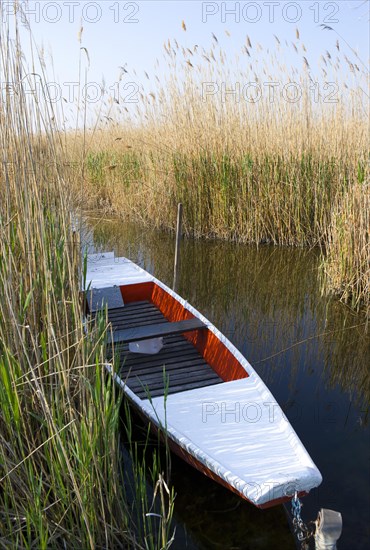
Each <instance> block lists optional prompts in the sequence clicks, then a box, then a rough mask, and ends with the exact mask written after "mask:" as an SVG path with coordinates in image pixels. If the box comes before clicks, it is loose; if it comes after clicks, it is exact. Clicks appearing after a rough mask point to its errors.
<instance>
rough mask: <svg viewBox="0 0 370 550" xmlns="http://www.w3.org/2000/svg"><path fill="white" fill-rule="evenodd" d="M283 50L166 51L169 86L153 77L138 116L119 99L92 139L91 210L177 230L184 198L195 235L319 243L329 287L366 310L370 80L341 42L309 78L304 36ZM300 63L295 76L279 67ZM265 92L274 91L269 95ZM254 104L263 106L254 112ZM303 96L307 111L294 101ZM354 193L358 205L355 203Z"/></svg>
mask: <svg viewBox="0 0 370 550" xmlns="http://www.w3.org/2000/svg"><path fill="white" fill-rule="evenodd" d="M276 40H277V44H276V48H277V49H276V51H274V52H273V53H272V54H271V53H270V54H269V55H266V54H264V52H263V51H262V47H261V46H260V45H254V44H252V43H251V41H250V39H249V38H247V41H246V45H245V46H244V47H243V51H242V54H241V55H240V56H239V59H237V60H229V61H228V60H227V57H226V54H225V52H223V51H222V49H221V48H220V46H219V44H218V43H217V42H216V37H215V38H214V41H213V45H212V47H211V48H210V49H209V50H207V51H205V50H202V49H201V48H200V47H194V48H181V47H180V46H179V45H178V43H176V41H175V42H174V43H171V42H168V44H166V45H165V50H166V54H165V56H166V59H167V63H168V67H167V71H166V74H167V75H169V76H167V77H166V79H165V80H164V82H163V78H162V80H161V79H159V78H156V77H155V75H154V77H153V78H152V79H151V80H149V84H148V85H147V88H146V89H144V87H143V88H142V92H141V103H140V105H137V106H136V111H134V110H132V109H131V110H130V111H129V110H128V109H127V106H125V104H124V101H123V100H122V101H123V104H122V105H117V104H116V103H115V102H113V101H111V103H110V105H108V113H107V118H105V119H102V120H104V124H102V125H101V126H100V127H99V128H98V129H97V131H95V133H93V134H92V135H90V138H89V152H88V154H87V157H86V165H87V174H88V190H89V194H90V197H91V204H94V205H96V204H98V205H101V206H105V207H107V208H108V209H111V210H112V211H114V212H115V213H118V214H120V215H122V216H124V217H130V218H134V219H139V220H141V221H142V222H144V223H150V224H152V225H154V226H156V227H158V228H166V229H173V228H174V227H175V216H176V203H177V202H179V201H181V202H182V203H183V205H184V211H185V213H184V223H185V230H186V232H187V233H188V234H192V235H194V236H199V237H218V238H223V239H236V240H239V241H242V242H254V243H273V244H281V245H296V246H315V245H320V246H322V248H323V250H324V251H326V253H327V258H328V261H327V262H328V263H327V265H326V264H325V265H326V267H325V273H327V274H328V277H327V278H326V282H325V285H326V288H327V289H329V290H334V291H338V290H340V292H341V295H342V297H343V298H344V299H347V298H349V297H351V301H352V304H353V305H355V306H356V307H357V306H360V305H361V307H362V306H364V307H365V310H367V312H368V313H369V311H370V309H369V307H370V302H369V293H368V288H369V278H368V277H369V273H368V270H367V269H366V268H365V269H364V265H366V262H367V265H368V263H369V261H370V251H369V243H368V234H367V228H366V219H365V218H366V216H368V211H367V213H364V212H362V211H361V212H362V213H361V216H358V215H357V214H358V209H359V208H360V209H361V208H368V198H369V186H368V185H367V183H368V181H369V163H368V143H367V136H368V122H367V120H368V118H367V115H368V102H367V97H368V95H367V89H368V73H366V72H365V71H364V70H363V69H362V65H361V62H360V60H359V59H358V58H357V57H356V55H355V54H354V53H353V52H351V55H352V57H353V58H354V59H353V60H352V61H351V60H350V59H349V58H348V55H349V54H348V48H347V47H346V45H345V44H344V48H345V49H346V50H347V52H343V51H342V45H341V44H339V42H338V41H337V42H336V44H335V45H334V47H333V51H332V52H331V53H330V52H326V53H325V54H324V55H323V56H322V58H321V61H320V66H319V68H318V69H317V71H316V73H315V72H314V70H313V69H312V67H311V66H310V64H309V61H308V60H307V57H308V53H307V50H306V48H305V46H304V44H303V43H302V41H301V40H300V37H299V32H298V31H297V34H296V40H295V41H294V43H292V45H291V46H290V47H289V46H284V45H283V44H282V43H281V41H280V40H279V39H278V38H276ZM292 52H293V53H294V54H295V55H297V56H298V57H297V59H300V60H301V62H302V68H301V70H299V69H297V66H296V65H295V66H292V67H291V68H288V67H285V66H283V65H282V64H281V63H280V61H279V60H280V59H281V58H282V57H283V56H284V55H286V56H289V55H291V53H292ZM347 54H348V55H347ZM127 78H132V76H131V75H129V76H128V77H127ZM160 82H162V84H160ZM268 82H270V83H271V82H276V83H278V86H277V87H276V86H275V89H274V92H273V96H272V95H271V94H272V91H271V90H272V88H271V87H270V86H267V85H266V83H268ZM327 82H329V83H331V84H329V85H327V84H326V83H327ZM238 83H239V87H238ZM248 83H251V85H250V87H249V90H248V94H249V95H248V96H247V97H248V100H247V99H246V95H245V94H246V93H247V91H246V89H244V92H243V86H244V85H245V84H248ZM289 83H290V84H292V83H294V84H293V85H292V87H291V88H285V91H284V92H283V93H282V90H283V87H284V86H286V85H287V84H289ZM314 83H317V84H314ZM148 86H149V88H148ZM258 86H260V88H259V90H260V92H258ZM149 89H150V90H151V91H150V92H149V93H148V90H149ZM227 90H234V93H226V91H227ZM256 90H257V92H256ZM269 90H270V93H269ZM255 93H260V95H261V97H260V98H259V99H258V100H257V101H255V102H253V101H251V99H252V98H253V97H254V94H255ZM295 94H299V95H300V96H301V97H300V99H299V101H296V102H294V101H290V100H291V99H292V98H294V97H295ZM107 120H110V122H107ZM355 195H356V196H358V197H359V196H361V197H363V198H362V199H361V201H362V202H361V201H360V202H361V206H360V202H359V201H358V200H357V199H356V201H354V202H353V201H352V202H351V198H352V197H354V196H355ZM348 198H349V199H350V202H351V204H352V209H351V208H350V207H348V208H344V210H343V211H342V213H341V216H342V217H344V218H345V219H346V216H347V215H348V216H350V215H354V219H355V220H356V223H355V225H353V226H352V229H351V239H352V240H353V243H354V244H353V246H347V245H346V244H345V242H344V240H343V239H342V238H341V239H339V236H338V235H337V236H336V237H334V234H333V232H334V231H335V225H336V223H337V222H338V219H339V218H338V209H340V206H339V205H340V204H343V205H347V199H348ZM356 209H357V214H356V212H355V211H356ZM350 210H351V213H350ZM336 221H337V222H336ZM347 221H348V222H349V218H348V219H347ZM339 249H340V254H339V253H338V252H339ZM339 263H340V264H341V266H343V265H344V264H345V266H346V267H345V268H343V267H339ZM337 264H338V265H337ZM334 271H335V272H336V274H335V275H334ZM343 289H345V291H344V292H343Z"/></svg>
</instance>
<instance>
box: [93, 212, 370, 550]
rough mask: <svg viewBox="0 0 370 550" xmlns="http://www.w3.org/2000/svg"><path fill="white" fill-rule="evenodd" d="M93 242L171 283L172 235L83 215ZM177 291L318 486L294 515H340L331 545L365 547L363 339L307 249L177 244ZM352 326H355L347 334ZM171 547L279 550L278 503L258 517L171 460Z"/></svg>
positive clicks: (282, 526) (347, 549) (283, 524)
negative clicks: (263, 389) (308, 464)
mask: <svg viewBox="0 0 370 550" xmlns="http://www.w3.org/2000/svg"><path fill="white" fill-rule="evenodd" d="M89 224H90V227H91V228H92V229H91V236H90V239H91V241H93V242H94V243H95V247H96V248H97V249H101V250H113V249H114V250H115V252H116V255H122V256H127V257H129V258H130V259H132V260H133V261H134V262H136V263H138V264H139V265H141V266H142V267H144V268H145V269H146V270H148V271H149V272H150V273H153V274H154V275H155V276H156V277H158V278H159V279H161V280H162V281H163V282H165V283H166V284H168V285H169V286H171V284H172V271H173V257H174V239H173V237H171V236H169V235H167V234H162V233H158V232H153V231H150V230H147V229H145V230H143V229H142V228H141V227H138V226H135V225H131V224H123V223H122V221H115V220H111V221H104V222H102V221H100V222H97V221H94V220H91V219H90V222H89ZM181 260H182V264H181V276H180V281H179V286H178V292H179V294H180V295H181V296H183V297H184V298H186V299H187V300H188V301H189V302H190V303H191V304H193V305H194V306H195V307H196V308H197V309H199V310H200V311H201V312H202V313H204V314H205V315H206V317H208V318H209V319H210V320H211V321H212V322H213V323H214V324H215V325H216V326H217V327H218V328H219V329H220V330H221V331H222V332H223V333H224V334H226V335H227V336H228V337H229V339H230V340H231V341H232V342H233V343H234V344H235V345H236V346H237V347H238V348H239V349H240V350H241V352H242V353H243V354H244V355H245V356H246V357H247V359H248V360H249V361H250V362H251V364H252V365H253V366H254V368H255V369H256V370H257V372H258V373H259V375H260V376H261V377H262V379H263V380H264V382H265V383H266V384H267V385H268V387H269V388H270V390H271V391H272V393H273V395H274V396H275V398H276V400H277V401H278V403H279V404H280V405H281V406H282V408H283V409H284V411H285V413H286V415H287V416H288V418H289V420H290V422H291V424H292V425H293V427H294V429H295V430H296V431H297V433H298V435H299V437H300V438H301V440H302V441H303V443H304V445H305V446H306V448H307V450H308V452H309V453H310V455H311V456H312V458H313V460H314V461H315V463H316V465H317V466H318V468H319V469H320V471H321V473H322V475H323V478H324V481H323V483H322V485H321V486H320V487H319V488H318V489H317V490H315V491H312V493H311V494H310V495H309V496H308V497H306V498H305V499H304V500H303V502H304V508H303V512H302V515H303V518H304V519H305V520H306V521H308V520H313V519H316V516H317V513H318V510H319V509H320V508H331V509H334V510H337V511H340V512H341V513H342V516H343V534H342V537H341V539H340V542H339V545H338V547H339V549H342V550H353V549H356V550H361V549H365V548H366V549H367V548H369V538H370V533H369V525H370V523H369V518H370V498H369V494H370V484H369V451H370V440H369V414H368V412H369V408H368V406H369V397H370V385H369V368H368V366H369V351H370V346H369V334H366V332H365V328H364V326H363V323H364V319H363V318H362V317H360V316H358V315H353V314H352V313H351V312H350V311H349V310H348V309H347V308H346V307H344V306H343V305H341V304H340V303H338V302H337V301H336V300H330V299H328V298H326V297H322V296H321V294H320V285H319V278H318V266H319V258H318V256H317V254H316V253H315V252H312V251H311V252H308V251H302V250H291V249H278V248H272V247H262V248H261V247H260V248H259V249H258V250H257V249H256V248H255V247H252V246H241V245H236V244H230V243H219V242H199V241H189V240H184V241H183V243H182V253H181ZM352 327H355V328H352ZM172 482H173V484H174V486H175V489H176V492H177V497H176V505H175V511H176V513H175V519H176V525H177V543H176V545H175V548H192V549H195V548H196V549H203V548H204V549H223V550H229V549H230V550H231V549H237V548H239V549H249V548H250V549H264V548H273V549H280V548H281V549H289V548H294V547H295V546H294V541H293V538H292V536H291V534H290V532H289V527H288V521H287V517H286V515H285V512H284V508H283V507H277V508H274V509H272V510H267V511H259V510H256V509H255V508H254V507H253V506H251V505H250V504H248V503H246V502H243V501H241V499H239V498H238V497H237V496H236V495H233V494H231V493H229V492H228V491H227V490H225V489H223V488H222V487H220V486H218V485H217V484H216V483H214V482H212V481H210V480H208V479H207V478H205V477H204V476H202V475H201V474H199V473H198V472H196V471H195V470H193V469H192V468H190V467H188V466H187V465H186V464H184V463H183V462H182V461H180V460H179V459H177V458H176V457H174V458H173V465H172Z"/></svg>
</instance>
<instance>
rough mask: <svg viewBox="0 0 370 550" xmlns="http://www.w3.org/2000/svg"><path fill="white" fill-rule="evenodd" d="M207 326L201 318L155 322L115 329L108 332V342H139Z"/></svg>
mask: <svg viewBox="0 0 370 550" xmlns="http://www.w3.org/2000/svg"><path fill="white" fill-rule="evenodd" d="M205 328H207V325H205V324H204V323H203V321H201V320H200V319H197V318H196V317H194V318H193V319H185V320H184V321H176V322H174V323H170V322H165V323H155V324H152V325H145V326H141V327H132V328H128V329H123V330H114V331H113V333H112V334H108V338H107V342H108V344H112V343H113V342H114V343H115V344H116V343H120V342H123V343H130V342H138V341H140V340H148V339H150V338H160V337H161V336H169V335H171V334H182V333H184V332H190V331H192V330H202V329H205Z"/></svg>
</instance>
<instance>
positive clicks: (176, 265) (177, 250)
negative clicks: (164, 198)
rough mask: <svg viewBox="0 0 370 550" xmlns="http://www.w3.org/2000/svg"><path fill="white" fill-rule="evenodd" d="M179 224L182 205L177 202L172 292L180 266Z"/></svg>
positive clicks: (174, 288)
mask: <svg viewBox="0 0 370 550" xmlns="http://www.w3.org/2000/svg"><path fill="white" fill-rule="evenodd" d="M181 222H182V204H181V202H179V204H178V206H177V227H176V248H175V263H174V267H173V290H174V291H175V292H176V289H177V281H178V274H179V266H180V243H181Z"/></svg>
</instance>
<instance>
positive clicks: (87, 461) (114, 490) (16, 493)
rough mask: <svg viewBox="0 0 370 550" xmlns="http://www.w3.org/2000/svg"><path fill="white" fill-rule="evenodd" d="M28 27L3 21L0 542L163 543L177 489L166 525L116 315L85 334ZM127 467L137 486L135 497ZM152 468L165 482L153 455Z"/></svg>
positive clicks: (54, 145) (76, 262) (59, 176)
mask: <svg viewBox="0 0 370 550" xmlns="http://www.w3.org/2000/svg"><path fill="white" fill-rule="evenodd" d="M0 15H1V8H0ZM5 19H6V18H5ZM19 35H20V33H19V27H18V23H17V21H16V23H15V28H14V29H11V28H9V27H8V26H7V24H3V26H2V28H1V32H0V79H1V82H7V83H8V85H7V87H6V89H5V90H3V98H2V99H3V101H2V103H1V105H0V151H1V163H2V168H1V175H0V194H1V201H0V546H1V548H17V549H18V548H20V549H22V548H40V549H42V548H129V547H133V548H134V547H135V548H166V547H168V545H169V536H168V538H166V537H165V536H164V533H166V536H167V534H168V533H169V530H170V527H169V526H170V520H171V514H172V505H173V494H168V495H167V497H168V498H164V499H162V501H161V500H160V498H159V496H158V497H156V503H155V506H156V509H157V511H159V513H160V514H161V515H162V516H163V517H165V518H166V529H165V530H164V528H163V526H161V525H158V522H157V523H154V522H153V520H152V519H151V518H150V517H147V516H146V513H147V512H149V510H150V507H151V505H152V504H151V502H150V501H149V500H148V497H145V495H144V493H145V487H146V486H147V480H146V475H147V468H144V467H143V463H142V462H140V463H139V462H138V461H135V456H134V455H133V454H132V453H129V457H128V458H127V459H126V461H125V462H124V463H122V453H121V449H120V445H119V430H120V415H119V411H120V397H119V395H117V393H116V391H115V388H114V384H113V382H112V379H111V377H110V376H107V374H106V371H105V368H104V364H105V349H104V339H105V332H106V330H107V322H106V319H105V318H101V320H100V321H99V323H98V324H97V325H95V326H91V327H90V330H89V337H88V338H87V337H86V334H85V331H84V327H83V324H82V319H81V306H80V296H79V293H80V282H81V272H80V263H81V254H80V246H79V242H78V237H77V236H76V234H75V233H74V232H73V230H72V223H71V218H72V215H74V213H75V212H74V205H73V204H72V203H71V197H70V195H69V193H68V189H69V188H70V185H69V182H67V181H66V180H65V177H64V174H63V166H64V163H63V162H61V160H63V158H64V156H63V155H64V153H63V148H62V143H61V141H60V140H59V128H58V126H57V123H56V120H57V119H58V115H57V113H54V112H53V109H52V104H51V103H50V102H48V101H47V97H46V98H45V101H43V102H42V103H40V102H39V101H38V98H36V97H31V96H30V95H29V94H26V93H25V90H24V88H23V87H22V85H21V83H22V82H27V80H28V79H30V78H32V77H30V76H28V75H29V74H30V73H31V72H32V70H29V69H28V68H27V67H26V65H25V61H24V56H23V53H22V49H21V43H20V38H19ZM40 78H41V80H42V78H43V75H40ZM14 90H15V91H14ZM129 422H130V419H129V418H127V417H126V421H125V426H126V430H128V432H130V426H129ZM148 466H151V464H150V462H149V464H148ZM125 470H130V471H131V472H132V474H131V479H133V480H134V482H135V485H136V487H137V490H136V491H134V493H133V494H131V496H130V500H128V499H127V495H126V493H125V488H124V486H123V480H124V472H125ZM152 472H153V479H154V482H156V481H157V480H158V479H159V476H160V474H161V469H160V465H159V464H158V461H157V460H156V459H155V460H154V465H152ZM143 488H144V489H143ZM145 499H146V500H145ZM162 506H163V507H165V508H166V509H162ZM138 510H139V516H138V519H137V514H138V512H137V511H138Z"/></svg>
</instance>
